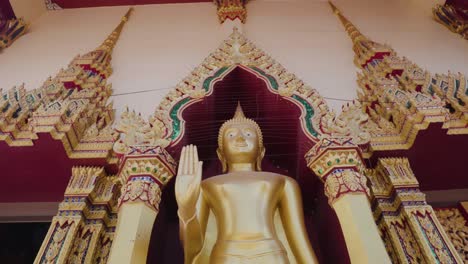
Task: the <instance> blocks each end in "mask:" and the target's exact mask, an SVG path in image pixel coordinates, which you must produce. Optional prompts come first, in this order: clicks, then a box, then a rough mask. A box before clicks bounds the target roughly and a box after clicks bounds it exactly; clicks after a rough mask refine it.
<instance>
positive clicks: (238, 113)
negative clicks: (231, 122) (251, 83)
mask: <svg viewBox="0 0 468 264" xmlns="http://www.w3.org/2000/svg"><path fill="white" fill-rule="evenodd" d="M241 118H246V117H245V115H244V111H243V110H242V106H241V104H240V102H239V101H237V108H236V112H235V113H234V116H233V117H232V119H241Z"/></svg>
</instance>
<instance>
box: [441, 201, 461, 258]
mask: <svg viewBox="0 0 468 264" xmlns="http://www.w3.org/2000/svg"><path fill="white" fill-rule="evenodd" d="M435 213H436V215H437V218H438V219H439V221H440V224H441V225H442V226H443V228H444V229H445V232H446V233H447V235H448V236H449V238H450V240H451V241H452V243H453V245H454V246H455V248H456V249H457V251H458V254H459V255H460V256H461V257H462V259H463V261H464V263H468V223H467V221H466V219H465V217H463V215H462V214H461V213H460V210H459V209H457V208H440V209H435Z"/></svg>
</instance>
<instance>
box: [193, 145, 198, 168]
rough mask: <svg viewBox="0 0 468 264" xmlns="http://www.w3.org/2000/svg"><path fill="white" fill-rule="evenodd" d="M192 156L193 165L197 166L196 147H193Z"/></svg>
mask: <svg viewBox="0 0 468 264" xmlns="http://www.w3.org/2000/svg"><path fill="white" fill-rule="evenodd" d="M193 155H194V158H193V164H197V165H198V149H197V146H193Z"/></svg>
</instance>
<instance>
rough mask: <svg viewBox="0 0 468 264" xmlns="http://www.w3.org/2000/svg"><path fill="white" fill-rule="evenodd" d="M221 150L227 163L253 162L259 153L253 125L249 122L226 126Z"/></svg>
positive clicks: (257, 139)
mask: <svg viewBox="0 0 468 264" xmlns="http://www.w3.org/2000/svg"><path fill="white" fill-rule="evenodd" d="M223 152H224V153H223V154H224V157H225V159H226V161H227V163H228V164H232V163H255V162H256V160H257V158H258V156H259V155H260V150H259V138H258V135H257V131H256V129H255V127H254V126H252V125H250V124H232V125H230V126H228V127H227V128H226V130H225V131H224V135H223Z"/></svg>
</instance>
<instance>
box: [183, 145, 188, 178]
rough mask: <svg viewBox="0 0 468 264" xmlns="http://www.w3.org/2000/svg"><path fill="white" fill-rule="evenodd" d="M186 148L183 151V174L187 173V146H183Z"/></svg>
mask: <svg viewBox="0 0 468 264" xmlns="http://www.w3.org/2000/svg"><path fill="white" fill-rule="evenodd" d="M185 148H186V150H185V152H184V170H183V172H184V175H187V174H188V163H189V160H188V153H189V147H188V146H185Z"/></svg>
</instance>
